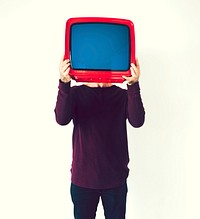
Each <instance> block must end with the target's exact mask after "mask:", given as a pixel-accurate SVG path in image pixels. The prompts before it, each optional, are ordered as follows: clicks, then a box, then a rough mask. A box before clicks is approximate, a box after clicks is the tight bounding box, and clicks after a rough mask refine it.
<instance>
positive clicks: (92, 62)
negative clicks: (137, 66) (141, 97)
mask: <svg viewBox="0 0 200 219" xmlns="http://www.w3.org/2000/svg"><path fill="white" fill-rule="evenodd" d="M65 58H69V59H70V60H71V69H70V75H71V76H72V78H74V79H75V80H77V81H91V82H116V83H117V82H123V81H124V79H123V78H122V75H125V76H129V75H130V64H131V62H135V40H134V27H133V23H132V22H131V21H129V20H125V19H117V18H84V17H82V18H71V19H69V20H68V21H67V24H66V38H65Z"/></svg>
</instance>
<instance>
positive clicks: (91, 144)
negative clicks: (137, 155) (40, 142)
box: [55, 81, 145, 189]
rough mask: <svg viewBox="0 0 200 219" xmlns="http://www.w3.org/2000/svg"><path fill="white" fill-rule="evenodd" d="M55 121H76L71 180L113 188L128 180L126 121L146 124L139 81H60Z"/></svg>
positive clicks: (79, 184)
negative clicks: (105, 84) (124, 85)
mask: <svg viewBox="0 0 200 219" xmlns="http://www.w3.org/2000/svg"><path fill="white" fill-rule="evenodd" d="M55 115H56V121H57V123H58V124H60V125H67V124H68V123H69V122H70V121H71V120H73V124H74V130H73V137H72V138H73V160H72V168H71V173H72V183H74V184H75V185H78V186H81V187H85V188H93V189H107V188H114V187H117V186H119V185H121V184H123V183H124V182H125V181H126V178H127V177H128V173H129V168H128V163H129V154H128V143H127V129H126V120H127V119H128V121H129V122H130V124H131V125H132V126H133V127H140V126H142V125H143V123H144V116H145V112H144V108H143V103H142V100H141V96H140V87H139V83H138V82H137V83H135V84H133V85H131V86H128V88H127V90H126V89H122V88H120V87H118V86H115V85H113V86H111V87H103V88H101V87H95V88H94V87H88V86H86V85H80V86H73V87H71V86H70V83H67V84H65V83H62V82H61V81H60V82H59V91H58V96H57V102H56V107H55Z"/></svg>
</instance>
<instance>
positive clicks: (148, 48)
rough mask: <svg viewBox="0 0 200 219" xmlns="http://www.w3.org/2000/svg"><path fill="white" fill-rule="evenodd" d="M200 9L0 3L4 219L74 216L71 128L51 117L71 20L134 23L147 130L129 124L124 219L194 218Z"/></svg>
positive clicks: (38, 0)
mask: <svg viewBox="0 0 200 219" xmlns="http://www.w3.org/2000/svg"><path fill="white" fill-rule="evenodd" d="M199 11H200V3H199V1H198V0H184V1H181V0H152V1H147V0H146V1H145V0H140V1H139V0H138V1H134V0H133V1H131V0H130V1H128V0H123V1H118V2H117V1H116V0H109V1H108V0H101V1H95V0H91V1H89V0H86V1H81V0H77V1H76V0H74V1H64V0H57V1H47V0H29V1H28V0H27V1H26V0H0V106H1V107H0V129H1V132H0V206H1V210H0V218H2V219H11V218H20V219H27V218H28V219H36V218H37V219H44V218H48V219H58V218H59V219H64V218H65V219H66V218H67V219H69V218H73V206H72V203H71V199H70V193H69V186H70V171H69V170H70V165H71V152H72V151H71V131H72V125H71V124H70V125H68V126H65V127H61V126H59V125H57V124H56V122H55V119H54V111H53V110H54V107H55V101H56V96H57V86H58V78H59V73H58V64H59V61H60V59H61V57H62V55H63V53H64V30H65V22H66V20H67V19H68V18H69V17H76V16H107V17H119V18H127V19H131V20H132V21H133V22H134V24H135V33H136V51H137V56H138V58H139V61H140V65H141V70H142V75H141V79H140V85H141V93H142V98H143V102H144V106H145V110H146V123H145V125H144V126H143V127H142V128H140V129H134V128H131V127H130V126H129V125H128V134H129V135H128V136H129V148H130V157H131V162H130V165H129V167H130V169H131V172H130V177H129V180H128V185H129V193H128V200H127V219H131V218H135V219H186V218H187V219H190V218H192V219H196V218H200V214H199V197H200V189H199V185H200V177H199V167H200V161H199V155H200V149H199V146H200V141H199V122H200V116H199V111H200V103H199V99H200V88H199V83H200V71H199V70H200V68H199V61H200V60H199V57H200V52H199V51H200V42H199V39H200V28H199V20H200V14H199ZM101 218H103V211H102V205H101V204H100V205H99V208H98V212H97V219H101Z"/></svg>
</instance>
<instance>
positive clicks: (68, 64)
mask: <svg viewBox="0 0 200 219" xmlns="http://www.w3.org/2000/svg"><path fill="white" fill-rule="evenodd" d="M69 67H70V63H67V64H65V65H64V66H63V67H62V70H61V71H62V72H63V73H64V72H65V71H66V70H67V69H68V68H69Z"/></svg>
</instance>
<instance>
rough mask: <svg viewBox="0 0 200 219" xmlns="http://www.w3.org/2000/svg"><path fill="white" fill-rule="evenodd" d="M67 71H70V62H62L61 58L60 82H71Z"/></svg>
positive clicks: (67, 60)
mask: <svg viewBox="0 0 200 219" xmlns="http://www.w3.org/2000/svg"><path fill="white" fill-rule="evenodd" d="M69 71H70V60H69V59H66V60H63V58H62V59H61V61H60V65H59V72H60V80H61V81H62V82H64V83H68V82H70V81H71V77H70V75H69Z"/></svg>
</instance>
